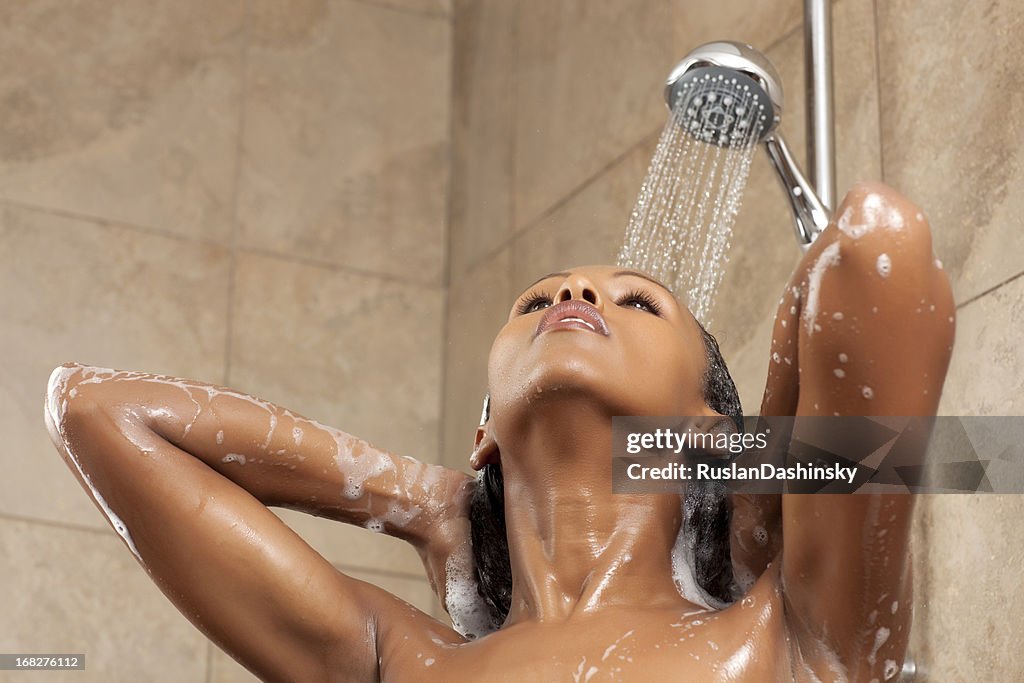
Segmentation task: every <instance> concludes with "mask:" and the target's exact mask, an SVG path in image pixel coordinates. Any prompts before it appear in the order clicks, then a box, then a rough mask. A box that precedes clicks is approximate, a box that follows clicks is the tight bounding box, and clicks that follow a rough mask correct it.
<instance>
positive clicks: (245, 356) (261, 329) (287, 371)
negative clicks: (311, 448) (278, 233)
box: [230, 254, 442, 462]
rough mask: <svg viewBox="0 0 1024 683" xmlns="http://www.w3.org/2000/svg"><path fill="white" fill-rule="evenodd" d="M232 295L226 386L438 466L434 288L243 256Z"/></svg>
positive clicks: (436, 305) (437, 328)
mask: <svg viewBox="0 0 1024 683" xmlns="http://www.w3.org/2000/svg"><path fill="white" fill-rule="evenodd" d="M234 291H235V301H234V311H235V317H234V327H233V330H232V339H231V374H230V382H231V385H232V387H233V388H236V389H240V390H243V391H247V392H251V393H255V394H257V395H260V396H262V397H263V398H265V399H267V400H269V401H273V402H275V403H280V404H282V405H285V406H288V407H289V408H291V409H292V410H296V411H298V412H300V413H302V414H304V415H306V416H308V417H311V418H313V419H316V420H319V421H320V422H323V423H325V424H330V425H333V426H336V427H339V428H341V429H344V430H345V431H348V432H350V433H352V434H356V435H358V436H360V437H362V438H364V439H367V440H369V441H371V442H373V443H374V444H375V445H377V446H378V447H380V448H385V449H387V450H390V451H392V452H395V453H397V454H400V455H409V456H412V457H415V458H417V459H419V460H423V461H425V462H435V461H436V459H437V444H438V430H439V426H438V424H439V421H438V414H439V403H440V399H439V393H440V367H439V366H440V358H441V334H442V326H441V311H442V306H441V300H442V294H441V291H440V290H438V289H433V288H429V287H419V286H416V285H407V284H403V283H400V282H395V281H393V280H387V279H382V278H377V277H374V276H366V275H356V274H352V273H348V272H344V271H339V270H334V269H328V268H322V267H319V266H311V265H307V264H303V263H297V262H295V261H290V260H287V259H281V258H276V257H269V256H263V255H256V254H242V255H240V256H239V260H238V268H237V272H236V282H235V290H234Z"/></svg>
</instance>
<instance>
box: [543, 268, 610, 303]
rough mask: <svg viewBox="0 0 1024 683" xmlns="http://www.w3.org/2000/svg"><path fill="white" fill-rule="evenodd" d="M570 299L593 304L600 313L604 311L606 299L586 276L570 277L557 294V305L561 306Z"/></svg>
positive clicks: (575, 275) (574, 275)
mask: <svg viewBox="0 0 1024 683" xmlns="http://www.w3.org/2000/svg"><path fill="white" fill-rule="evenodd" d="M570 299H579V300H581V301H586V302H587V303H590V304H593V305H594V307H595V308H597V310H599V311H604V299H603V298H602V297H601V294H600V293H599V292H598V289H597V287H596V286H595V285H594V283H593V282H591V281H590V279H589V278H587V277H586V276H585V275H577V274H573V275H569V276H568V277H566V278H565V280H564V281H563V282H562V285H561V286H560V287H559V288H558V293H557V294H555V303H556V304H560V303H562V302H563V301H568V300H570Z"/></svg>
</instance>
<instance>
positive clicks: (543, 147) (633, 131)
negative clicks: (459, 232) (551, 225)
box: [515, 0, 674, 229]
mask: <svg viewBox="0 0 1024 683" xmlns="http://www.w3.org/2000/svg"><path fill="white" fill-rule="evenodd" d="M672 41H673V28H672V7H671V5H669V4H667V3H664V2H659V1H657V0H642V1H637V2H631V3H598V2H587V1H586V0H567V1H565V2H545V1H544V0H523V2H522V3H521V5H520V17H519V56H518V68H517V74H518V81H517V83H518V87H517V96H516V112H517V116H516V126H517V128H516V169H515V187H516V201H515V224H516V227H517V229H518V228H522V227H524V226H527V225H529V224H530V223H531V222H533V221H534V220H536V219H537V217H539V216H540V215H541V214H542V213H543V212H544V211H546V210H548V209H550V208H551V207H552V206H553V205H555V204H556V203H557V202H559V201H561V200H562V199H564V198H565V196H566V195H567V194H568V193H570V192H572V191H573V189H574V188H576V187H578V186H579V185H580V184H581V183H583V182H584V181H586V180H587V179H588V178H591V177H593V176H594V175H596V174H598V173H600V172H601V170H602V169H604V168H605V167H606V166H608V165H609V164H610V163H612V162H613V161H614V160H615V159H616V158H618V157H619V156H621V155H622V154H624V153H625V152H627V151H628V150H629V149H630V148H631V147H632V146H633V145H635V144H636V143H638V142H639V141H640V140H641V139H643V138H644V137H645V136H647V135H649V134H650V133H651V132H652V131H654V130H655V129H657V128H660V127H661V126H662V125H664V122H665V105H664V104H663V100H662V95H661V92H662V85H663V81H664V79H665V76H666V74H667V73H668V70H669V69H670V68H671V66H672V64H673V62H672V59H673V52H674V51H673V49H672Z"/></svg>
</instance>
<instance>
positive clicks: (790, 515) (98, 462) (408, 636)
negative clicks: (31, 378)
mask: <svg viewBox="0 0 1024 683" xmlns="http://www.w3.org/2000/svg"><path fill="white" fill-rule="evenodd" d="M837 215H838V216H839V218H838V220H837V221H836V224H834V225H832V226H830V227H829V228H828V230H826V231H825V232H824V233H823V234H822V235H821V237H820V238H819V239H818V241H817V242H816V243H815V244H814V246H813V247H812V248H811V249H810V250H809V251H808V253H807V254H806V256H805V258H804V259H803V261H802V262H801V264H800V265H799V266H798V268H797V270H796V271H795V273H794V274H793V277H792V279H791V281H790V283H789V285H788V286H787V289H786V293H785V295H784V296H783V299H782V301H781V302H780V306H779V309H778V314H777V318H776V326H775V338H774V340H773V345H772V349H771V354H772V359H773V361H772V363H771V364H770V368H771V370H770V373H769V378H768V385H767V388H766V391H765V398H764V402H763V405H762V414H765V415H833V414H842V415H857V414H861V415H933V414H935V411H936V408H937V404H938V398H939V394H940V391H941V388H942V383H943V379H944V377H945V371H946V367H947V365H948V361H949V355H950V351H951V348H952V347H951V345H952V337H953V317H952V315H953V301H952V296H951V292H950V287H949V282H948V279H947V278H946V276H945V273H944V272H943V271H942V270H941V267H940V265H939V264H938V262H937V261H936V260H935V259H934V256H933V255H932V251H931V236H930V233H929V229H928V226H927V224H926V223H925V222H924V219H923V216H921V214H920V213H919V212H918V210H917V209H916V208H915V207H914V206H912V205H911V204H910V203H909V202H907V201H906V200H904V199H902V198H901V197H899V196H897V195H896V194H895V193H894V192H892V191H891V190H888V189H887V188H885V187H883V186H879V185H861V186H858V187H856V188H854V190H853V191H852V192H851V193H850V194H849V195H848V196H847V198H846V200H845V201H844V203H843V205H842V206H841V207H840V209H839V211H838V212H837ZM706 339H707V338H706V336H705V334H704V333H703V331H702V329H701V328H700V326H699V325H698V324H697V322H696V321H695V320H694V319H693V317H692V316H691V315H690V314H689V312H688V311H687V310H686V309H685V308H683V307H681V306H680V305H679V304H678V303H677V302H676V300H675V299H674V298H673V296H672V295H671V293H670V292H668V291H667V290H666V289H665V288H664V287H662V286H661V285H660V284H658V283H656V282H654V281H652V280H650V279H648V278H647V277H646V276H644V275H642V274H639V273H634V272H631V271H622V270H619V269H617V268H613V267H605V266H597V267H583V268H573V269H571V270H568V271H566V272H563V273H555V274H552V275H549V276H546V277H545V278H542V279H541V280H540V281H538V282H537V283H536V284H535V285H534V286H533V287H531V288H530V290H529V291H528V292H526V293H524V294H523V295H522V296H521V297H520V298H519V300H518V301H517V302H516V303H515V305H514V306H513V309H512V311H511V313H510V315H509V320H508V323H507V324H506V325H505V326H504V328H502V330H501V331H500V332H499V334H498V336H497V338H496V339H495V342H494V345H493V347H492V349H491V354H490V359H489V365H488V385H489V390H490V409H489V415H488V419H487V420H486V421H485V423H484V424H483V425H481V427H480V428H479V429H478V430H477V435H476V446H475V449H474V451H473V455H472V458H471V464H472V466H473V467H474V468H475V469H482V468H494V469H489V470H488V471H489V472H491V474H490V475H489V477H490V479H491V480H492V482H491V484H492V489H493V488H494V486H495V485H499V486H500V492H501V493H502V494H503V495H504V504H503V505H500V506H498V507H499V509H491V510H488V509H487V505H486V503H487V501H488V498H487V496H486V495H485V494H484V492H483V490H482V489H476V486H477V485H476V484H475V483H474V480H473V479H471V478H469V477H467V476H466V475H463V474H461V473H459V472H455V471H451V470H447V469H445V468H441V467H437V466H432V465H424V464H421V463H418V462H416V461H414V460H412V459H409V458H403V457H395V456H391V455H389V454H386V453H382V452H380V451H377V450H375V449H373V448H372V447H371V446H370V445H369V444H367V443H365V442H363V441H360V440H359V439H356V438H355V437H352V436H349V435H347V434H345V433H343V432H340V431H337V430H334V429H331V428H328V427H324V426H323V425H320V424H318V423H316V422H314V421H311V420H308V419H306V418H303V417H301V416H298V415H295V414H293V413H291V412H289V411H288V410H286V409H284V408H280V407H277V406H274V405H271V404H269V403H266V402H264V401H261V400H259V399H255V398H252V397H249V396H245V395H242V394H238V393H236V392H232V391H230V390H226V389H220V388H216V387H212V386H210V385H206V384H202V383H199V382H191V381H185V380H178V379H174V378H168V377H160V376H153V375H144V374H139V373H115V372H114V371H104V370H100V369H96V368H87V367H83V366H79V365H74V364H68V365H65V366H62V367H60V368H57V369H56V370H55V371H54V373H53V375H52V377H51V381H50V387H49V394H48V398H47V407H46V420H47V424H48V427H49V429H50V433H51V436H52V438H53V440H54V443H55V444H56V445H57V447H58V449H60V450H61V453H62V455H63V456H64V458H65V460H66V461H67V462H68V464H69V466H70V467H72V469H73V470H74V472H75V473H76V475H77V476H78V477H79V479H80V481H81V482H82V484H83V486H85V487H86V488H87V489H88V490H89V491H91V493H92V495H93V497H94V499H95V501H96V502H97V504H98V505H99V506H100V507H101V509H103V510H104V511H105V512H106V514H107V516H108V518H109V519H110V520H111V523H112V525H113V526H114V528H115V530H117V532H118V533H119V534H120V535H121V536H122V537H123V538H124V540H125V542H126V543H127V544H128V546H129V548H130V549H131V550H132V552H134V553H135V555H136V557H138V558H139V561H140V562H141V563H142V564H143V566H144V567H145V568H146V570H147V571H148V572H149V573H150V575H151V576H152V577H153V578H154V580H155V581H156V582H157V583H158V584H159V585H160V587H161V589H162V590H163V591H164V592H165V594H167V596H168V597H169V598H170V599H171V600H172V601H174V603H175V604H176V605H177V606H178V608H179V609H180V610H181V611H182V612H183V613H184V614H185V615H186V616H187V617H188V618H189V619H190V620H192V621H193V623H195V624H196V625H197V626H198V627H199V628H200V629H202V630H203V631H204V632H205V633H206V634H207V635H209V636H210V637H211V638H212V639H213V640H214V641H216V642H217V643H218V645H220V646H221V647H222V648H223V649H225V650H226V651H227V652H229V653H231V654H232V655H233V656H234V657H235V658H236V659H238V660H239V661H240V662H242V663H243V664H244V665H245V666H247V667H248V668H249V669H250V670H252V671H253V672H255V673H256V674H258V675H259V676H261V677H263V678H264V679H267V680H282V681H316V680H345V681H347V680H352V681H370V680H397V681H406V680H437V681H470V680H485V681H492V680H508V681H561V680H575V681H599V680H621V681H628V680H642V681H652V680H677V679H679V680H683V679H685V680H730V681H733V680H749V681H768V680H779V681H788V680H799V681H814V680H849V681H865V682H867V681H870V680H873V679H877V680H879V681H882V680H889V679H892V678H893V677H894V676H895V675H896V672H897V671H898V669H899V667H900V663H901V661H902V658H903V654H904V651H905V648H906V643H907V637H908V630H909V626H910V610H909V605H910V583H909V561H908V557H907V552H906V543H907V535H908V528H909V522H910V513H911V510H912V500H911V497H910V496H905V495H903V496H900V495H876V494H864V495H855V496H826V495H816V496H782V497H775V498H764V499H760V500H757V499H754V500H743V501H737V510H736V511H737V519H736V527H737V529H736V535H735V536H734V539H733V543H732V546H733V552H734V554H735V555H737V558H734V559H741V560H742V562H743V563H744V564H745V566H746V567H747V568H748V569H749V570H750V571H752V572H753V573H754V574H759V575H758V576H757V577H756V581H755V582H754V583H753V585H752V586H751V587H750V588H749V590H748V591H746V593H745V594H744V595H742V596H737V597H738V599H737V600H736V601H735V602H733V603H732V604H731V605H729V606H727V607H725V608H722V609H710V608H708V607H706V606H703V605H701V604H700V603H701V602H702V601H701V600H700V595H704V596H707V595H711V596H712V597H714V596H715V593H716V585H717V586H718V589H719V590H717V592H718V595H719V597H724V598H728V597H729V596H728V595H722V593H721V590H720V589H721V588H722V586H724V585H725V584H726V583H728V578H729V577H728V563H727V562H719V563H718V569H717V570H715V569H714V567H713V565H714V564H715V563H714V558H711V560H710V561H708V558H706V557H705V562H704V564H705V565H707V566H712V570H710V571H706V572H704V576H701V575H700V574H701V571H698V581H699V582H700V583H701V584H702V585H701V588H702V590H701V591H698V592H697V593H698V595H694V594H692V593H690V592H688V593H687V595H688V597H684V596H683V595H682V594H681V593H680V590H679V588H678V586H677V583H676V580H675V578H676V577H674V576H673V571H672V557H673V546H674V545H675V543H676V539H677V536H678V534H679V530H680V523H681V517H682V515H681V509H680V504H679V498H678V497H677V496H666V495H613V494H611V492H610V491H611V485H610V480H609V478H610V468H609V467H608V455H609V453H610V450H611V419H610V418H611V416H613V415H692V416H708V417H709V418H715V417H716V416H718V415H720V414H721V413H722V412H730V410H724V411H723V410H722V408H723V407H726V406H727V405H728V401H727V402H726V403H725V404H723V405H718V406H717V407H718V408H719V409H718V410H716V409H715V406H709V405H708V403H709V399H708V396H709V395H711V394H712V393H714V392H709V390H708V387H709V386H711V385H710V384H709V381H710V382H711V383H712V384H714V383H715V382H717V383H719V384H721V383H723V382H726V379H727V375H725V378H723V376H722V373H723V372H724V365H723V366H721V368H718V367H717V366H715V365H714V363H713V364H712V365H709V362H708V358H709V352H708V350H709V348H711V347H710V346H709V345H708V343H707V341H706ZM712 355H713V354H712ZM727 384H731V381H729V382H728V383H727ZM719 388H721V387H719ZM710 402H712V403H716V401H710ZM499 467H500V473H501V477H500V478H499V477H497V476H496V475H497V471H498V470H497V469H496V468H499ZM474 490H477V491H478V492H479V493H478V494H477V505H475V506H474V508H475V512H474V514H475V515H476V516H477V519H476V520H475V523H476V526H477V528H476V530H475V533H474V537H475V540H476V541H477V543H476V547H475V548H472V550H471V547H470V543H469V537H470V526H471V525H470V519H469V517H470V508H471V504H470V501H471V498H473V492H474ZM495 493H496V492H495V491H493V490H492V491H491V495H492V497H493V495H494V494H495ZM698 493H699V494H700V495H701V496H705V498H698V500H706V501H711V502H712V503H713V502H714V500H715V496H714V495H710V496H708V495H707V494H708V492H707V491H703V492H695V491H688V492H687V493H686V494H685V497H686V498H687V499H689V500H693V499H694V496H695V495H696V494H698ZM712 494H713V492H712ZM780 498H781V499H782V500H781V501H780V500H779V499H780ZM271 505H284V506H288V507H293V508H298V509H302V510H305V511H307V512H311V513H314V514H319V515H323V516H328V517H333V518H336V519H341V520H344V521H348V522H354V523H361V524H364V525H365V526H367V527H369V528H372V529H375V530H381V531H384V532H386V533H389V534H392V535H395V536H398V537H400V538H404V539H406V540H408V541H409V542H411V543H413V544H414V545H415V546H416V547H417V548H418V549H419V550H420V553H421V556H422V557H423V559H424V564H425V566H426V568H427V572H428V575H429V576H430V579H431V581H432V583H433V585H434V586H435V589H436V590H438V592H439V593H440V594H441V595H442V596H443V597H444V598H445V599H446V604H448V605H449V606H450V608H451V609H452V610H453V611H454V612H455V613H454V615H453V616H456V617H458V620H460V621H461V622H462V623H461V626H462V627H463V629H464V630H465V631H475V632H476V634H481V633H483V632H484V631H485V630H486V628H487V627H488V626H489V622H490V621H492V620H495V621H498V622H501V627H500V628H499V629H498V630H497V631H494V632H493V633H490V634H488V635H483V636H482V637H479V638H476V639H471V638H469V637H465V636H463V635H460V633H459V632H457V631H456V630H454V629H452V628H449V627H448V626H446V625H444V624H442V623H440V622H438V621H437V620H435V619H433V618H431V617H429V616H428V615H426V614H423V613H422V612H419V611H418V610H416V609H415V608H413V607H411V606H409V605H407V604H405V603H403V602H402V601H400V600H398V599H397V598H395V597H394V596H392V595H390V594H388V593H386V592H384V591H382V590H380V589H378V588H376V587H374V586H371V585H369V584H366V583H363V582H361V581H357V580H354V579H351V578H349V577H346V576H345V575H343V574H341V573H339V572H338V571H337V570H336V569H335V568H334V567H332V566H331V565H330V564H329V563H328V562H327V561H326V560H324V559H323V558H322V557H320V556H319V555H318V554H317V553H316V552H315V551H313V550H312V549H311V548H310V547H309V546H308V545H306V544H305V543H304V542H303V541H302V540H301V539H300V538H299V537H298V536H297V535H295V534H294V533H293V532H292V531H291V530H290V529H289V528H288V527H287V526H285V525H284V523H282V522H281V521H280V520H279V519H278V518H277V517H276V516H274V515H273V514H272V513H271V512H270V511H269V510H267V506H271ZM689 507H690V508H691V510H692V509H694V506H689ZM696 508H699V510H698V512H699V511H700V510H704V511H705V512H707V513H708V514H710V515H712V516H718V515H719V512H720V508H717V507H715V505H713V504H712V505H709V506H705V505H698V506H696ZM501 512H504V519H503V522H504V529H505V531H504V539H502V538H501V535H502V532H501V522H502V520H501V519H498V517H499V516H500V513H501ZM752 519H757V520H758V521H757V523H758V525H760V526H767V527H768V528H771V525H772V523H773V522H774V523H775V524H777V525H781V528H782V536H783V537H784V539H785V542H784V544H783V546H782V548H781V550H779V553H780V554H779V555H778V556H776V558H775V559H776V560H777V561H772V562H770V563H768V562H767V559H770V558H766V557H765V548H772V549H777V548H778V545H772V544H771V543H765V542H764V541H765V539H764V537H763V533H762V534H761V535H760V536H758V537H756V538H755V537H754V536H752V534H753V532H752V531H751V530H752V529H753V528H754V526H753V524H752V522H750V520H752ZM489 521H490V522H496V524H490V525H488V524H487V522H489ZM710 528H711V530H712V531H711V535H712V536H714V528H715V525H714V524H711V525H710ZM503 540H506V541H507V548H508V561H507V564H505V562H504V561H503V560H502V559H501V548H500V545H501V541H503ZM755 541H756V542H755ZM495 542H497V544H498V546H499V548H498V555H497V557H498V559H497V560H495V559H494V558H495V555H494V554H493V553H492V551H491V550H486V551H484V550H482V548H481V545H489V544H490V545H493V544H494V543H495ZM727 545H728V544H726V546H727ZM712 546H713V544H712ZM718 550H720V551H721V553H720V554H722V555H724V554H725V553H726V552H727V547H721V545H720V546H719V547H718ZM471 552H476V553H477V554H478V556H479V555H481V554H482V553H483V554H487V556H488V557H489V558H490V559H488V561H487V562H488V565H489V566H488V567H485V571H484V575H485V576H484V578H485V579H486V580H487V582H488V583H490V584H491V585H490V586H489V587H487V589H486V591H485V592H486V593H487V594H488V596H489V606H488V610H487V611H486V612H480V611H479V610H477V611H476V612H474V611H473V608H472V606H471V608H470V609H462V610H461V611H459V610H457V609H456V608H457V607H460V606H461V607H465V606H466V604H467V603H472V604H473V605H476V604H479V601H477V600H476V595H475V587H474V584H473V582H472V578H473V568H472V566H473V565H472V560H471V559H470V553H471ZM740 555H742V558H740V557H738V556H740ZM765 565H767V567H766V568H765ZM492 566H493V567H497V571H495V572H493V575H492V573H491V567H492ZM502 566H505V567H506V568H507V572H508V575H507V576H506V577H504V580H505V584H506V586H505V589H503V588H502V586H501V584H502V582H503V581H502V577H501V576H500V575H501V573H502V572H501V567H502ZM698 569H699V568H698ZM762 569H763V571H762ZM508 579H510V586H509V585H508V583H509V582H508ZM503 590H504V593H503ZM503 595H504V597H503Z"/></svg>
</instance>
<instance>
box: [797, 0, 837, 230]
mask: <svg viewBox="0 0 1024 683" xmlns="http://www.w3.org/2000/svg"><path fill="white" fill-rule="evenodd" d="M804 80H805V81H806V86H807V88H806V89H807V168H808V175H809V176H810V181H811V186H812V187H814V189H815V190H816V192H817V195H818V197H819V198H820V199H821V203H822V204H824V205H825V207H826V209H829V210H831V209H833V208H835V198H836V147H835V125H834V120H833V102H832V2H831V0H804Z"/></svg>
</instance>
